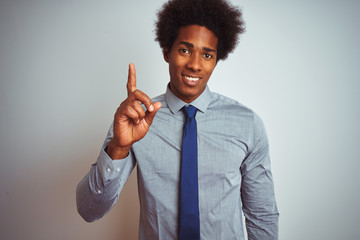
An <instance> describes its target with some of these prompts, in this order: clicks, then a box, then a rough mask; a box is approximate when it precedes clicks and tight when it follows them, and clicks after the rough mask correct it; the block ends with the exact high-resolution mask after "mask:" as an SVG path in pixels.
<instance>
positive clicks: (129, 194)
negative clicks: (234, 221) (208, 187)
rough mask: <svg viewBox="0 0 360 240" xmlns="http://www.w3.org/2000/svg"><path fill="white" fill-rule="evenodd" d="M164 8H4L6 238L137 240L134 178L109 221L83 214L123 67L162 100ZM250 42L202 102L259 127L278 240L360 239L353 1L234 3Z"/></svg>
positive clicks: (356, 6)
mask: <svg viewBox="0 0 360 240" xmlns="http://www.w3.org/2000/svg"><path fill="white" fill-rule="evenodd" d="M163 2H164V1H163V0H156V1H155V0H152V1H147V0H141V1H136V0H134V1H126V2H125V1H110V0H105V1H95V0H87V1H85V0H83V1H80V0H79V1H60V0H59V1H55V0H31V1H27V0H1V1H0V80H1V82H0V138H1V139H0V154H1V155H0V159H1V165H0V208H1V209H0V216H1V217H0V218H1V220H0V239H4V240H8V239H11V240H12V239H19V240H20V239H37V240H38V239H52V240H54V239H55V240H56V239H87V240H92V239H94V240H95V239H110V240H112V239H114V240H115V239H136V238H137V228H138V214H139V209H138V200H137V187H136V178H135V177H136V175H135V172H134V174H132V175H131V178H130V179H129V181H128V183H127V184H126V186H125V189H124V190H123V192H122V194H121V196H120V199H119V201H118V203H117V204H116V205H115V207H114V208H113V209H112V211H110V212H109V213H108V214H107V215H106V216H105V217H104V218H102V219H101V220H99V221H97V222H94V223H86V222H85V221H83V220H82V219H81V217H80V216H79V215H78V214H77V211H76V206H75V189H76V186H77V183H78V182H79V181H80V180H81V178H82V177H83V176H84V175H85V174H86V172H87V171H88V170H89V168H90V165H91V164H92V163H93V162H95V161H96V158H97V155H98V152H99V150H100V147H101V145H102V143H103V140H104V138H105V136H106V133H107V130H108V128H109V126H110V124H111V121H112V118H113V114H114V112H115V110H116V108H117V106H118V105H119V103H120V102H121V101H122V100H123V99H124V98H125V97H126V89H125V84H126V80H127V67H128V63H130V62H134V63H135V66H136V68H137V80H138V88H139V89H141V90H143V91H145V92H146V93H147V94H148V95H149V96H152V97H154V96H156V95H159V94H161V93H163V92H164V91H165V88H166V84H167V82H168V80H169V78H168V70H167V64H166V63H165V62H164V61H163V59H162V55H161V49H160V48H159V46H158V44H157V43H156V42H155V41H154V38H155V34H154V31H153V29H154V21H155V13H156V11H157V9H159V8H160V6H161V5H162V3H163ZM233 2H234V3H235V4H237V5H239V6H240V7H241V8H242V9H243V12H244V19H245V21H246V25H247V32H246V33H245V34H244V35H243V36H242V37H241V41H240V44H239V47H238V48H237V49H236V51H235V52H234V53H233V54H232V55H230V56H229V58H228V60H226V61H224V62H220V63H219V64H218V66H217V68H216V69H215V72H214V74H213V76H212V78H211V79H210V83H209V85H210V89H211V90H212V91H216V92H219V93H221V94H224V95H227V96H230V97H232V98H234V99H236V100H238V101H240V102H241V103H243V104H245V105H247V106H249V107H251V108H252V109H254V110H255V111H256V112H257V113H258V114H259V115H260V116H261V117H262V118H263V120H264V122H265V126H266V128H267V131H268V135H269V139H270V144H271V157H272V169H273V176H274V180H275V190H276V197H277V201H278V207H279V210H280V239H282V240H288V239H291V240H302V239H307V240H312V239H314V240H315V239H316V240H318V239H326V240H338V239H341V240H347V239H348V240H353V239H359V238H360V217H359V216H360V209H359V206H358V204H359V202H360V193H359V191H360V178H359V176H358V171H359V170H358V169H359V168H360V161H359V160H360V159H359V156H360V146H359V143H360V136H359V135H360V127H359V123H360V107H359V102H360V83H359V81H360V78H359V77H360V74H359V67H360V66H359V63H360V48H359V43H360V27H359V22H360V15H359V11H360V1H355V0H354V1H351V0H346V1H340V0H338V1H325V0H318V1H315V0H305V1H295V0H289V1H285V0H283V1H279V0H275V1H265V0H259V1H253V0H244V1H240V0H234V1H233Z"/></svg>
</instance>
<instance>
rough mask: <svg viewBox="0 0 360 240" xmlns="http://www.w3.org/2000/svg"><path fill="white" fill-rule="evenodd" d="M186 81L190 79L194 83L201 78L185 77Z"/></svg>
mask: <svg viewBox="0 0 360 240" xmlns="http://www.w3.org/2000/svg"><path fill="white" fill-rule="evenodd" d="M185 78H186V79H188V80H189V81H193V82H196V81H198V80H199V78H194V77H189V76H185Z"/></svg>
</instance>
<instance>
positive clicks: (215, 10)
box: [155, 0, 245, 61]
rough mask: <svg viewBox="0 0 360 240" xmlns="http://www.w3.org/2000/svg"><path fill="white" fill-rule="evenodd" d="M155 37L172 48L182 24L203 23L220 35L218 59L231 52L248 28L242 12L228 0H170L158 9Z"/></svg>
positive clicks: (162, 44)
mask: <svg viewBox="0 0 360 240" xmlns="http://www.w3.org/2000/svg"><path fill="white" fill-rule="evenodd" d="M157 17H158V19H157V22H156V23H155V24H156V29H155V31H156V39H155V40H156V41H158V42H159V44H160V47H161V48H163V49H168V50H170V49H171V47H172V45H173V43H174V41H175V40H176V38H177V35H178V30H179V28H180V27H185V26H189V25H200V26H203V27H206V28H207V29H209V30H210V31H212V32H213V33H214V34H215V35H216V37H217V38H218V46H217V61H218V60H224V59H226V58H227V56H228V54H229V53H231V52H232V51H233V50H234V49H235V47H236V45H237V43H238V39H239V35H240V34H241V33H243V32H244V31H245V26H244V25H245V23H244V21H243V19H242V12H241V11H240V10H239V9H238V8H237V7H234V6H231V5H230V4H229V3H228V2H227V1H226V0H170V1H168V2H167V3H165V4H164V5H163V6H162V8H161V9H160V10H159V12H158V13H157Z"/></svg>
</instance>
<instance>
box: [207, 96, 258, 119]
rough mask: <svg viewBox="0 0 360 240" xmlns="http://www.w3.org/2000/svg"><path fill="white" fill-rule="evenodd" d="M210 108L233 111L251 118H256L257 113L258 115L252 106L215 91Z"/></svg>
mask: <svg viewBox="0 0 360 240" xmlns="http://www.w3.org/2000/svg"><path fill="white" fill-rule="evenodd" d="M209 108H210V109H212V110H216V111H220V112H230V111H231V112H232V114H235V115H242V116H247V117H249V118H255V115H257V114H256V113H255V112H254V111H253V110H252V109H251V108H249V107H247V106H245V105H244V104H242V103H240V102H238V101H236V100H235V99H232V98H229V97H227V96H224V95H221V94H219V93H215V92H211V102H210V105H209Z"/></svg>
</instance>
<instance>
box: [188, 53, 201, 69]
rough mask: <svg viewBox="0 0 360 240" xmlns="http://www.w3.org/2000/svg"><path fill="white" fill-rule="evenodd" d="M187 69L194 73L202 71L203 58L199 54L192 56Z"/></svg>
mask: <svg viewBox="0 0 360 240" xmlns="http://www.w3.org/2000/svg"><path fill="white" fill-rule="evenodd" d="M186 67H187V68H188V69H191V70H192V71H194V72H199V71H201V57H200V56H199V54H192V55H191V56H190V57H189V59H188V61H187V63H186Z"/></svg>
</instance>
